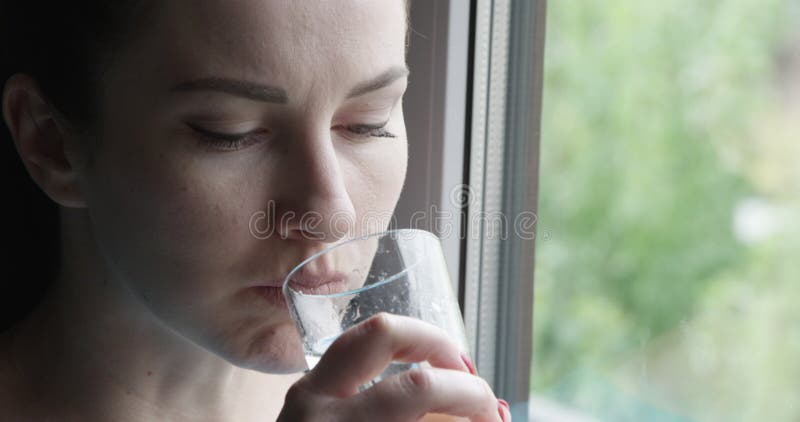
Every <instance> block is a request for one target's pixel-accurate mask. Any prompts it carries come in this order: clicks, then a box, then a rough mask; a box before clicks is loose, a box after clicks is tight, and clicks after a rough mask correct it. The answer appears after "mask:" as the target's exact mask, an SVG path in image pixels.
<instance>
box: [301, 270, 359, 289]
mask: <svg viewBox="0 0 800 422" xmlns="http://www.w3.org/2000/svg"><path fill="white" fill-rule="evenodd" d="M346 286H347V277H345V275H344V273H341V272H327V273H323V274H313V273H308V272H303V271H302V269H301V270H300V271H298V272H297V273H294V274H292V275H291V278H290V279H289V287H290V288H291V289H292V290H294V291H298V292H301V293H303V294H313V295H326V294H331V293H338V292H341V291H344V290H345V288H346Z"/></svg>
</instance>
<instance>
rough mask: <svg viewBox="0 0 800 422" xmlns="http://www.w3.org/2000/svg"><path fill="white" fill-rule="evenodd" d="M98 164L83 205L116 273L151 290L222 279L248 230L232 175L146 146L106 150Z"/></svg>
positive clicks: (154, 292) (242, 195)
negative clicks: (88, 197)
mask: <svg viewBox="0 0 800 422" xmlns="http://www.w3.org/2000/svg"><path fill="white" fill-rule="evenodd" d="M99 165H100V166H101V167H99V168H98V172H97V174H96V175H95V180H96V181H97V182H96V185H95V186H94V187H93V192H92V199H93V201H92V203H91V204H90V209H91V213H92V220H93V224H94V225H95V236H96V237H97V238H98V243H100V248H101V249H102V250H103V251H104V252H105V253H107V254H108V256H107V259H108V260H109V261H111V264H112V265H113V266H114V267H115V270H116V271H118V272H119V273H120V275H122V276H124V278H126V279H129V280H133V281H135V282H136V283H138V284H146V285H147V288H148V289H149V290H150V292H149V293H150V294H152V295H157V294H165V292H159V289H161V288H166V287H165V286H169V288H170V289H180V288H181V287H182V285H184V284H189V283H191V284H192V288H194V289H198V288H200V289H206V288H211V286H210V284H209V285H207V286H206V285H204V283H203V280H208V279H211V278H213V277H221V276H222V275H223V272H224V265H223V263H224V262H225V261H226V258H227V257H228V256H229V255H235V254H237V253H238V252H239V251H237V249H236V246H237V245H240V244H242V242H241V240H242V238H244V237H246V236H247V235H248V231H247V227H248V225H247V224H248V221H247V216H246V214H247V212H246V210H245V208H244V207H245V201H244V199H245V198H246V196H247V195H246V194H245V192H244V190H243V189H239V188H235V187H234V186H237V184H236V180H235V178H236V175H227V176H226V173H224V172H218V173H220V174H215V173H213V172H211V171H210V170H212V169H209V168H206V167H207V166H204V165H202V163H200V162H199V161H198V160H181V159H179V158H176V157H170V156H168V155H166V154H159V153H157V152H152V153H148V152H147V151H140V152H133V151H131V152H130V153H129V154H126V155H125V156H124V157H118V159H115V157H114V156H111V155H109V156H107V157H104V158H103V161H102V164H99ZM229 276H230V275H229ZM190 280H191V281H190Z"/></svg>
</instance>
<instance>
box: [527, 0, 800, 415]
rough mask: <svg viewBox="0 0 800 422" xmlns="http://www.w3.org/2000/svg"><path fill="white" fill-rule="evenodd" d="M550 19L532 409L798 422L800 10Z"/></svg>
mask: <svg viewBox="0 0 800 422" xmlns="http://www.w3.org/2000/svg"><path fill="white" fill-rule="evenodd" d="M547 21H548V22H547V37H546V48H545V59H544V63H545V84H544V93H543V96H544V97H543V116H542V128H543V130H542V140H541V165H542V166H541V177H540V182H541V183H540V192H539V193H540V194H539V217H540V220H539V222H540V226H539V229H540V232H539V233H540V236H539V242H538V244H537V269H536V288H535V307H534V309H535V311H534V324H535V327H534V330H533V332H534V341H533V345H534V353H533V370H532V378H531V379H532V392H533V400H532V403H531V412H532V415H533V418H532V419H533V420H536V421H548V422H551V421H552V422H555V421H590V420H592V421H596V420H603V421H796V420H800V401H798V399H797V397H798V396H799V395H800V376H798V375H800V364H798V359H797V356H798V355H800V311H798V307H797V305H796V303H795V301H796V299H797V298H799V297H800V284H798V280H800V265H798V259H797V256H798V253H800V249H799V248H798V247H799V246H800V244H798V240H797V239H800V231H798V230H800V225H799V224H798V218H797V216H798V215H800V212H798V211H800V210H799V209H798V203H799V202H800V201H798V199H800V170H799V169H800V166H798V164H797V163H798V158H799V157H800V113H798V112H799V111H800V90H799V89H798V87H800V32H799V31H798V28H800V4H798V2H796V1H793V0H758V1H752V0H727V1H712V2H698V1H683V0H679V1H668V2H659V1H655V2H654V1H634V0H603V1H582V2H569V1H551V2H549V4H548V16H547ZM542 233H547V235H546V236H545V235H542Z"/></svg>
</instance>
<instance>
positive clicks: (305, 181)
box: [275, 130, 356, 243]
mask: <svg viewBox="0 0 800 422" xmlns="http://www.w3.org/2000/svg"><path fill="white" fill-rule="evenodd" d="M284 151H285V157H284V158H285V160H284V161H283V165H282V167H283V171H282V174H284V175H285V177H283V180H279V181H278V184H279V185H280V188H279V192H280V193H279V195H278V197H277V198H275V216H276V217H277V218H278V222H277V223H278V224H277V228H278V229H277V231H278V234H280V236H281V237H282V238H284V239H294V240H310V241H321V242H327V243H332V242H336V241H337V240H340V239H342V238H344V237H346V236H347V235H348V234H349V233H350V232H351V231H352V229H353V228H354V224H355V218H356V216H355V207H354V205H353V201H352V199H351V197H350V194H349V193H348V191H347V183H346V174H345V173H344V172H343V171H342V166H341V163H342V161H340V157H339V152H337V150H336V148H335V146H334V144H333V142H332V139H331V135H330V131H328V130H325V131H323V130H318V131H315V132H306V133H301V134H297V135H295V136H293V137H292V139H291V140H288V142H287V145H286V148H285V150H284Z"/></svg>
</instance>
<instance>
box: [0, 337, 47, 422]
mask: <svg viewBox="0 0 800 422" xmlns="http://www.w3.org/2000/svg"><path fill="white" fill-rule="evenodd" d="M23 351H24V350H23V349H21V348H20V347H19V343H18V338H17V333H16V331H15V330H14V329H13V328H12V329H11V330H6V331H4V332H2V333H0V415H2V417H4V418H5V417H10V418H11V419H10V420H26V421H27V420H31V421H35V420H43V419H44V418H43V417H41V416H40V415H38V416H37V412H35V409H36V408H37V407H38V406H37V405H36V396H37V393H36V388H35V379H36V378H38V377H37V376H31V375H32V373H31V372H32V371H31V368H28V367H26V365H27V364H28V362H30V359H28V358H27V357H26V356H24V354H23V353H21V352H23Z"/></svg>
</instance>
